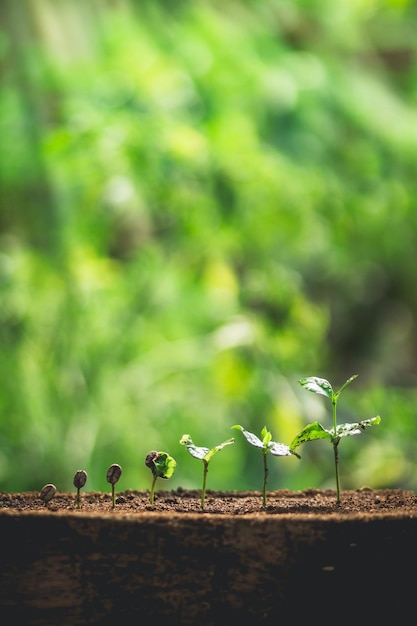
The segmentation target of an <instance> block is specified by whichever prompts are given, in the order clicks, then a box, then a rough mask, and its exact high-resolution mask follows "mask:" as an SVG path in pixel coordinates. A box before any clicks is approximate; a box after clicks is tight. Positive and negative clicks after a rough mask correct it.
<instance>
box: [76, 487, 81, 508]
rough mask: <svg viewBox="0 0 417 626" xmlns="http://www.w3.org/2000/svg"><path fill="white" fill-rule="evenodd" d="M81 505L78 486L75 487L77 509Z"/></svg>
mask: <svg viewBox="0 0 417 626" xmlns="http://www.w3.org/2000/svg"><path fill="white" fill-rule="evenodd" d="M80 507H81V499H80V488H79V487H78V488H77V509H79V508H80Z"/></svg>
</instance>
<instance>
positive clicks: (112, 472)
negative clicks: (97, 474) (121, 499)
mask: <svg viewBox="0 0 417 626" xmlns="http://www.w3.org/2000/svg"><path fill="white" fill-rule="evenodd" d="M121 473H122V468H121V467H120V465H118V464H117V463H113V465H110V467H109V469H108V470H107V474H106V479H107V482H108V483H111V484H112V485H115V484H116V483H117V481H118V480H119V478H120V476H121Z"/></svg>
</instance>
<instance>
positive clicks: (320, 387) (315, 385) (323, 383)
mask: <svg viewBox="0 0 417 626" xmlns="http://www.w3.org/2000/svg"><path fill="white" fill-rule="evenodd" d="M298 382H299V383H300V385H301V386H302V387H304V389H307V391H312V392H313V393H318V394H320V395H322V396H326V397H327V398H330V400H331V399H332V398H333V395H334V394H333V388H332V386H331V384H330V383H329V381H328V380H326V379H325V378H318V377H317V376H310V377H309V378H301V380H299V381H298Z"/></svg>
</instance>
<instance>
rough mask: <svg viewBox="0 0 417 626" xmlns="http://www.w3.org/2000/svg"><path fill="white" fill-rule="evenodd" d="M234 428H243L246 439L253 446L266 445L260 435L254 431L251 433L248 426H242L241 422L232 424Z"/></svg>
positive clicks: (261, 446)
mask: <svg viewBox="0 0 417 626" xmlns="http://www.w3.org/2000/svg"><path fill="white" fill-rule="evenodd" d="M232 428H235V429H236V430H241V431H242V433H243V436H244V437H245V439H246V441H248V442H249V443H250V444H251V446H255V448H263V447H264V444H263V442H262V441H261V440H260V439H259V437H257V436H256V435H254V434H253V433H250V432H249V431H248V430H246V428H243V426H240V424H235V425H234V426H232Z"/></svg>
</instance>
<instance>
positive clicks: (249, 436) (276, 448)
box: [232, 424, 300, 506]
mask: <svg viewBox="0 0 417 626" xmlns="http://www.w3.org/2000/svg"><path fill="white" fill-rule="evenodd" d="M232 428H236V430H240V431H242V434H243V436H244V437H245V439H246V441H247V442H248V443H250V444H251V446H254V447H255V448H259V449H260V450H261V452H262V458H263V465H264V479H263V487H262V505H263V506H266V491H267V482H268V472H269V470H268V460H267V456H268V453H269V454H272V455H273V456H291V455H295V456H296V457H298V458H300V455H299V454H297V453H296V452H294V450H291V448H290V447H289V446H287V445H285V443H278V442H277V441H272V434H271V433H270V432H269V430H267V428H266V426H264V427H263V428H262V430H261V437H262V439H259V437H258V436H257V435H255V434H254V433H251V432H249V431H248V430H246V429H245V428H243V426H241V425H240V424H234V426H232Z"/></svg>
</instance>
